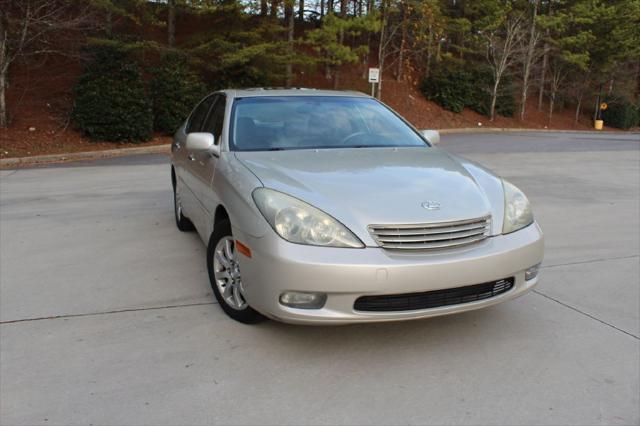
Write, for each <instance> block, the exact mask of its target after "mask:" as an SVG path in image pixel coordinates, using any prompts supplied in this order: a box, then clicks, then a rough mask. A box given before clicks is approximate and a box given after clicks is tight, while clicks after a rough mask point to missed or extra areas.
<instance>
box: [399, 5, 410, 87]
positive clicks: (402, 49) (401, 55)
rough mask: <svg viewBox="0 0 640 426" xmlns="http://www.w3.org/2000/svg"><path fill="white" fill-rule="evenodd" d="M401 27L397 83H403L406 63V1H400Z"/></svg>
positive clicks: (407, 18)
mask: <svg viewBox="0 0 640 426" xmlns="http://www.w3.org/2000/svg"><path fill="white" fill-rule="evenodd" d="M399 7H400V25H401V28H402V31H401V36H400V48H399V52H398V70H397V72H396V80H397V81H401V80H402V77H403V75H402V74H403V71H404V61H405V55H404V52H405V50H406V45H407V30H408V20H409V17H408V14H409V13H408V10H407V8H408V5H407V3H406V0H400V4H399Z"/></svg>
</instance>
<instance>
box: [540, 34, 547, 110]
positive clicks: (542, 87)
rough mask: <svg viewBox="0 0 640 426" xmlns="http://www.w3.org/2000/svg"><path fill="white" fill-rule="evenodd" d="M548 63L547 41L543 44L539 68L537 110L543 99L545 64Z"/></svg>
mask: <svg viewBox="0 0 640 426" xmlns="http://www.w3.org/2000/svg"><path fill="white" fill-rule="evenodd" d="M548 63H549V43H546V42H545V44H544V55H543V56H542V69H541V70H540V92H539V93H538V110H539V111H541V110H542V100H543V99H544V85H545V78H546V75H547V65H548Z"/></svg>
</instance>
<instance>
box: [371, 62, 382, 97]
mask: <svg viewBox="0 0 640 426" xmlns="http://www.w3.org/2000/svg"><path fill="white" fill-rule="evenodd" d="M379 82H380V68H369V83H371V96H375V93H376V91H375V87H376V83H379Z"/></svg>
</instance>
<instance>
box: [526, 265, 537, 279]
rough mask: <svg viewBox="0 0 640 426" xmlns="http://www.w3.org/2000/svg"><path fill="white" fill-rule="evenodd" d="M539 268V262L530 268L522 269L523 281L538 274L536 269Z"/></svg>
mask: <svg viewBox="0 0 640 426" xmlns="http://www.w3.org/2000/svg"><path fill="white" fill-rule="evenodd" d="M539 270H540V264H539V263H538V264H537V265H533V266H532V267H531V268H529V269H527V270H526V271H524V279H525V281H529V280H532V279H534V278H535V277H537V276H538V271H539Z"/></svg>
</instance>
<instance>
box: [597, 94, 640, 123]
mask: <svg viewBox="0 0 640 426" xmlns="http://www.w3.org/2000/svg"><path fill="white" fill-rule="evenodd" d="M607 103H608V104H609V107H608V108H607V109H606V110H604V111H602V119H603V120H604V123H605V124H606V125H607V126H611V127H617V128H619V129H630V128H631V127H636V126H638V125H640V108H638V105H634V104H633V103H631V102H630V101H629V100H628V99H626V98H618V99H616V100H610V101H609V100H608V101H607Z"/></svg>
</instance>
